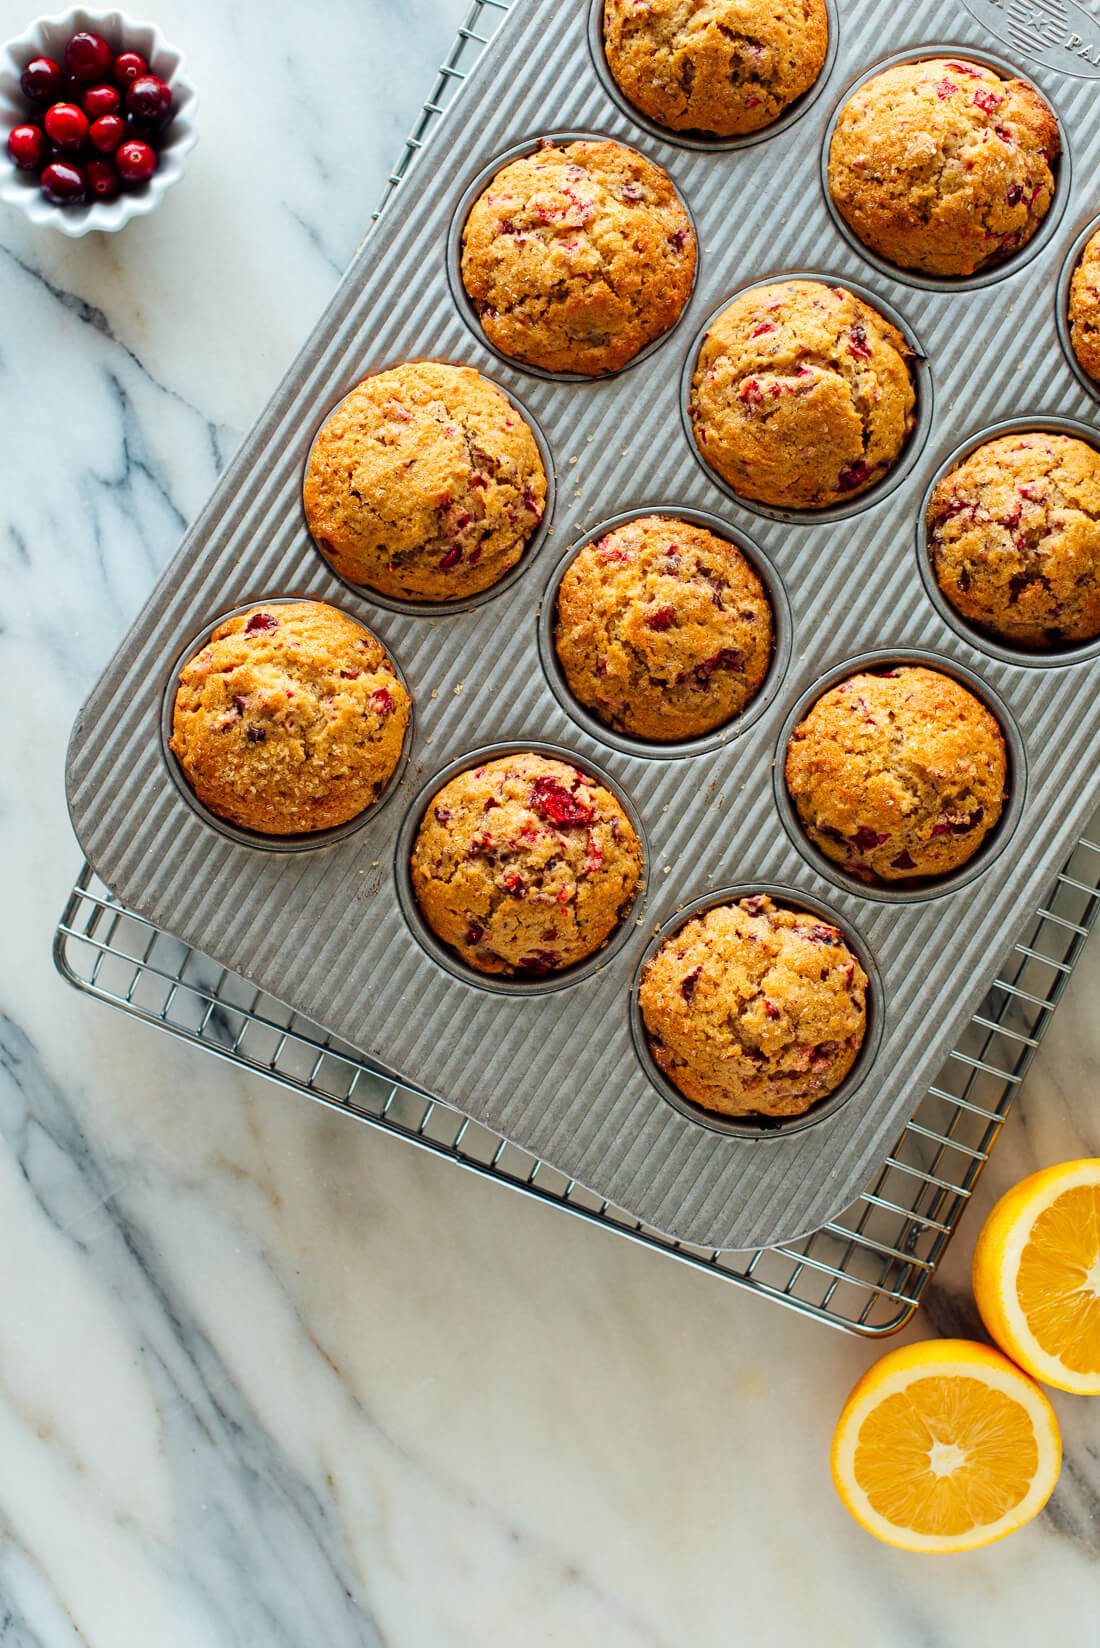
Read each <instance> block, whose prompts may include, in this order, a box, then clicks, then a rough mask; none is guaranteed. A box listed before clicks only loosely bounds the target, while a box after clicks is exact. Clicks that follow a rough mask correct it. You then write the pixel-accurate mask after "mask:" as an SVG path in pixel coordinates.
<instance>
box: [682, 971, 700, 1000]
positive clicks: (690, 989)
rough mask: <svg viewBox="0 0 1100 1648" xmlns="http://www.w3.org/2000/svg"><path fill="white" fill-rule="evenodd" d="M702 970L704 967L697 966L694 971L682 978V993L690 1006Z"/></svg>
mask: <svg viewBox="0 0 1100 1648" xmlns="http://www.w3.org/2000/svg"><path fill="white" fill-rule="evenodd" d="M702 971H703V969H702V968H701V967H696V969H695V971H694V972H692V973H687V974H685V976H684V977H683V978H682V979H681V980H680V994H681V995H682V996H683V998H684V1000H685V1001H686V1002H687V1004H688V1006H689V1007H690V1006H691V999H692V997H693V996H694V994H695V987H696V985H697V984H698V983H699V978H700V975H701V974H702Z"/></svg>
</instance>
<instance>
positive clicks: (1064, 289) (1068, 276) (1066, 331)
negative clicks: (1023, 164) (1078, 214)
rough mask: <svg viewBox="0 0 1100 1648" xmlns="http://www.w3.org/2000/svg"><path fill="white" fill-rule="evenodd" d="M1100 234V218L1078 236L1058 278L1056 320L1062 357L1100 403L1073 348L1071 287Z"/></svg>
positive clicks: (1099, 387)
mask: <svg viewBox="0 0 1100 1648" xmlns="http://www.w3.org/2000/svg"><path fill="white" fill-rule="evenodd" d="M1097 233H1100V217H1094V218H1090V219H1089V221H1088V223H1086V224H1085V227H1084V228H1083V229H1082V230H1081V232H1080V234H1078V235H1077V237H1076V238H1075V240H1074V242H1073V244H1072V245H1071V247H1070V249H1069V251H1068V252H1067V253H1066V255H1065V258H1064V260H1063V262H1062V269H1061V273H1060V274H1059V276H1058V289H1057V293H1056V295H1055V300H1054V305H1055V307H1054V316H1055V322H1056V324H1057V327H1058V341H1059V343H1060V344H1061V345H1062V353H1063V354H1064V355H1065V357H1066V365H1067V366H1068V367H1069V369H1070V371H1071V372H1072V373H1073V375H1074V377H1075V378H1076V379H1077V382H1078V383H1079V384H1080V385H1081V388H1082V389H1083V390H1084V391H1085V394H1086V395H1088V396H1089V398H1090V399H1091V400H1094V401H1100V382H1097V380H1096V379H1095V378H1090V377H1089V375H1088V373H1087V372H1086V371H1085V369H1084V367H1083V366H1082V365H1081V362H1080V361H1079V360H1078V359H1077V356H1076V354H1075V352H1074V348H1073V336H1072V333H1071V332H1070V324H1069V297H1070V287H1071V286H1072V284H1073V276H1074V274H1075V272H1076V270H1077V265H1078V264H1079V263H1080V261H1081V259H1082V257H1083V256H1084V251H1085V247H1086V246H1087V245H1088V243H1089V241H1090V240H1091V239H1092V237H1093V235H1095V234H1097Z"/></svg>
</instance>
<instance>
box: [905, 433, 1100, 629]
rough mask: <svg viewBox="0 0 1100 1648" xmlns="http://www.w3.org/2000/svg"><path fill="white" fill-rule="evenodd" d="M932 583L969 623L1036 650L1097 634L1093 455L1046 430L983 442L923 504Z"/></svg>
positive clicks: (1098, 481) (1099, 549)
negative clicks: (926, 508)
mask: <svg viewBox="0 0 1100 1648" xmlns="http://www.w3.org/2000/svg"><path fill="white" fill-rule="evenodd" d="M927 526H928V553H929V558H930V560H931V563H932V571H933V573H934V574H935V577H936V582H937V583H938V584H939V586H940V589H941V590H942V591H943V593H944V595H945V597H946V598H947V600H948V601H950V603H951V605H952V606H953V607H954V608H955V610H956V611H957V612H958V613H959V614H960V615H961V616H962V617H963V618H965V619H967V620H968V622H970V623H972V624H975V625H977V626H978V628H980V629H983V630H986V631H988V632H989V633H990V634H991V635H995V636H997V637H999V638H1000V639H1001V640H1004V641H1008V642H1010V643H1012V644H1013V645H1015V646H1019V647H1028V648H1035V649H1038V650H1042V649H1043V648H1050V647H1057V646H1067V645H1071V644H1073V643H1080V642H1085V641H1092V640H1094V639H1095V638H1096V637H1097V636H1098V635H1100V453H1098V452H1097V450H1096V448H1095V447H1093V446H1091V445H1090V444H1089V443H1088V442H1087V441H1083V440H1077V439H1076V438H1075V437H1073V436H1071V435H1063V434H1057V433H1055V432H1053V431H1046V430H1040V429H1037V430H1028V431H1025V432H1022V433H1021V432H1020V431H1017V432H1016V433H1015V434H1011V435H1003V436H1001V437H1000V438H999V439H997V440H992V441H986V442H985V443H984V444H983V445H981V446H979V447H978V448H977V449H976V450H975V451H974V452H972V453H971V454H970V456H969V457H968V458H964V459H963V461H962V463H960V464H958V465H957V466H956V467H955V468H954V469H952V470H951V471H950V472H949V473H948V474H947V475H945V476H944V477H943V479H942V480H941V481H940V482H939V483H938V485H937V486H936V489H935V491H934V492H933V494H932V497H931V500H930V502H929V505H928V517H927Z"/></svg>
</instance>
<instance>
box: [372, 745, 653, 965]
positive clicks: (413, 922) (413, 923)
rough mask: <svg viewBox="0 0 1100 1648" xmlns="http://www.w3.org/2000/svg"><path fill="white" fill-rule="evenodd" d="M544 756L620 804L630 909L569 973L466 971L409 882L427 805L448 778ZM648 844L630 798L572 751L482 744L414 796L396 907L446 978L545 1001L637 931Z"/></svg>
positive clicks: (398, 862) (397, 849)
mask: <svg viewBox="0 0 1100 1648" xmlns="http://www.w3.org/2000/svg"><path fill="white" fill-rule="evenodd" d="M524 754H533V755H545V756H548V757H549V758H550V759H551V760H553V761H565V762H567V763H568V764H569V766H571V767H576V768H577V769H578V770H579V771H580V772H582V773H584V775H585V776H586V777H587V778H590V779H592V780H593V782H595V783H597V784H602V785H603V786H604V788H605V789H607V790H610V792H611V794H612V795H613V796H614V797H615V799H616V801H618V803H619V805H620V806H621V807H622V809H623V811H624V812H625V813H626V816H627V818H629V820H630V823H631V825H632V826H633V829H634V833H635V835H636V836H637V837H638V843H639V846H640V847H641V853H642V866H641V871H640V873H639V876H638V885H637V887H636V888H635V890H634V896H633V898H632V899H631V901H630V904H629V907H628V908H626V909H624V910H623V911H622V913H621V916H620V919H619V923H618V925H617V926H616V928H615V929H614V931H613V932H612V934H611V936H610V937H609V938H608V939H607V940H606V942H605V943H604V944H603V945H602V946H601V947H600V949H598V950H597V951H596V952H595V954H594V955H591V956H587V957H586V958H585V960H584V961H578V962H575V963H574V964H573V966H572V967H563V968H562V969H561V971H560V972H556V973H544V974H539V975H537V976H536V975H530V976H521V975H518V974H501V973H480V972H478V970H477V968H476V967H470V966H469V965H468V964H467V963H466V962H465V961H463V960H462V958H461V956H460V955H459V954H458V952H457V951H456V950H452V949H451V947H450V945H449V944H446V943H445V942H444V941H443V940H442V939H441V938H439V936H438V935H437V934H436V933H435V932H434V931H433V929H432V928H431V926H430V925H429V924H428V921H427V918H426V917H425V915H424V912H423V911H422V910H421V908H420V901H419V899H418V898H417V896H416V893H415V891H414V890H413V882H412V853H413V847H414V845H415V843H416V837H417V833H418V831H419V829H420V825H421V822H422V821H423V818H424V815H425V814H426V812H427V810H428V807H429V806H430V805H431V802H432V800H433V799H434V797H435V796H436V795H437V794H438V793H439V791H440V790H441V789H442V788H443V786H444V785H445V784H449V783H450V781H451V779H452V778H457V777H458V775H459V774H460V773H464V772H469V771H470V770H471V769H472V768H474V767H481V766H484V765H485V764H486V763H487V762H489V761H496V760H499V759H500V757H501V756H503V755H524ZM650 862H651V859H650V851H649V841H648V839H647V837H646V832H645V826H644V825H643V823H642V819H641V814H640V813H639V811H638V809H637V807H636V806H635V805H634V802H633V801H632V800H631V798H630V796H629V795H628V794H627V793H626V791H625V790H624V789H623V787H622V785H621V784H619V783H618V782H617V781H616V780H615V779H614V778H610V777H609V776H608V774H607V773H606V772H605V771H604V770H603V768H602V767H598V766H596V765H595V763H594V762H592V761H590V760H589V759H588V758H587V756H580V755H577V753H576V751H574V750H567V749H564V748H563V747H562V746H561V745H560V744H547V743H545V742H543V741H541V740H540V739H537V738H531V739H528V740H526V742H523V741H519V742H517V741H513V742H511V743H502V744H483V745H481V746H480V747H479V748H477V749H473V750H469V751H467V752H466V754H464V755H460V756H458V757H457V758H456V759H455V760H454V761H451V762H449V763H448V765H447V766H445V767H442V768H441V769H440V770H439V771H438V772H436V773H434V774H433V776H432V777H431V778H430V779H429V780H428V782H427V783H426V784H424V785H423V787H422V788H421V789H420V790H419V791H418V792H417V794H416V795H415V796H414V798H413V800H412V802H411V803H410V805H409V807H408V810H407V811H406V813H405V817H404V819H403V820H402V823H401V829H400V831H399V833H398V836H397V841H396V844H395V846H394V878H395V882H396V888H397V901H398V903H399V904H400V906H401V913H402V915H403V916H404V917H405V921H406V923H407V924H408V927H409V930H410V932H411V933H412V935H413V937H414V938H415V939H416V941H417V943H418V944H419V945H420V946H421V948H422V949H423V950H425V951H426V952H427V953H428V955H429V956H431V958H432V960H433V961H435V962H437V963H438V965H439V966H440V967H442V968H443V969H444V971H445V972H448V973H450V974H452V975H453V976H454V977H455V978H457V979H461V980H462V982H463V983H464V984H472V985H473V986H474V987H475V989H478V990H488V991H490V992H491V993H492V994H494V995H498V996H546V995H553V994H555V993H556V992H557V991H558V990H566V989H568V988H569V986H570V985H573V984H580V983H581V982H582V981H583V980H584V979H587V978H591V977H592V975H593V974H594V973H597V972H599V970H600V968H601V967H605V966H606V965H607V963H608V961H610V959H611V958H612V956H614V955H616V954H617V953H618V951H619V950H621V949H622V947H623V945H624V944H625V943H626V941H627V939H628V938H630V936H631V934H632V933H634V932H635V931H636V923H637V922H639V921H640V920H641V918H642V915H643V912H644V910H645V901H646V894H647V892H648V890H649V866H650Z"/></svg>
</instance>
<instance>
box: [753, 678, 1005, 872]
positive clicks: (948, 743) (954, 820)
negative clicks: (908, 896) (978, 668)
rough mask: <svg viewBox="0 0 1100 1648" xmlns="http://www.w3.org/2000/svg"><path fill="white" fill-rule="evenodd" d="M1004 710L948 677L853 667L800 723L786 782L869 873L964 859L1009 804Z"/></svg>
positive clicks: (835, 849)
mask: <svg viewBox="0 0 1100 1648" xmlns="http://www.w3.org/2000/svg"><path fill="white" fill-rule="evenodd" d="M1007 770H1008V768H1007V756H1006V752H1005V739H1004V733H1003V732H1002V731H1001V727H1000V724H999V723H998V721H997V718H996V716H994V715H993V713H992V712H991V711H990V710H988V709H987V708H986V706H985V705H984V704H983V703H982V702H981V700H980V699H978V698H976V697H975V695H974V694H973V693H972V692H970V691H968V689H967V688H966V687H964V686H962V685H960V683H959V682H958V681H956V680H954V679H953V678H952V677H951V676H949V675H944V674H943V673H942V672H941V671H939V670H933V669H926V668H925V667H924V666H922V665H896V666H893V667H889V666H887V667H883V668H881V669H876V670H865V671H861V672H859V673H856V674H853V675H850V676H848V678H847V679H846V680H844V681H841V682H839V683H838V684H837V685H836V686H835V687H830V688H829V690H828V691H827V692H825V693H823V694H822V696H821V697H820V698H819V699H818V700H817V702H816V703H815V704H814V705H813V707H812V708H811V709H810V710H809V712H808V713H807V715H806V716H805V718H804V720H802V721H801V722H800V723H799V725H798V726H797V727H796V728H795V729H794V732H793V733H792V734H791V738H790V742H789V744H788V747H787V760H786V780H787V788H788V790H789V791H790V794H791V799H792V800H793V802H794V805H795V809H796V811H797V813H798V816H799V818H800V820H801V822H802V826H803V828H804V829H805V831H806V834H807V835H808V836H809V838H810V840H811V841H813V842H814V843H815V845H816V846H817V847H818V848H819V849H820V850H821V852H823V853H824V854H825V856H826V858H830V859H832V860H833V861H834V862H835V863H837V864H840V865H843V867H844V868H845V869H847V870H849V871H850V872H851V873H852V874H854V875H856V876H858V877H859V878H860V879H861V880H864V881H868V882H874V881H882V882H905V881H912V880H914V879H915V878H918V877H927V876H942V875H947V874H949V873H950V872H951V871H953V870H957V869H959V868H961V866H962V865H964V864H966V863H967V862H968V861H969V860H970V859H971V858H973V856H974V854H975V853H976V852H977V851H978V849H979V847H980V846H981V845H982V843H983V842H984V840H985V839H986V837H987V836H988V835H989V833H990V831H991V830H992V829H994V828H995V826H996V824H997V822H998V820H999V819H1000V817H1001V813H1002V811H1003V809H1004V804H1005V789H1006V781H1007Z"/></svg>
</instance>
